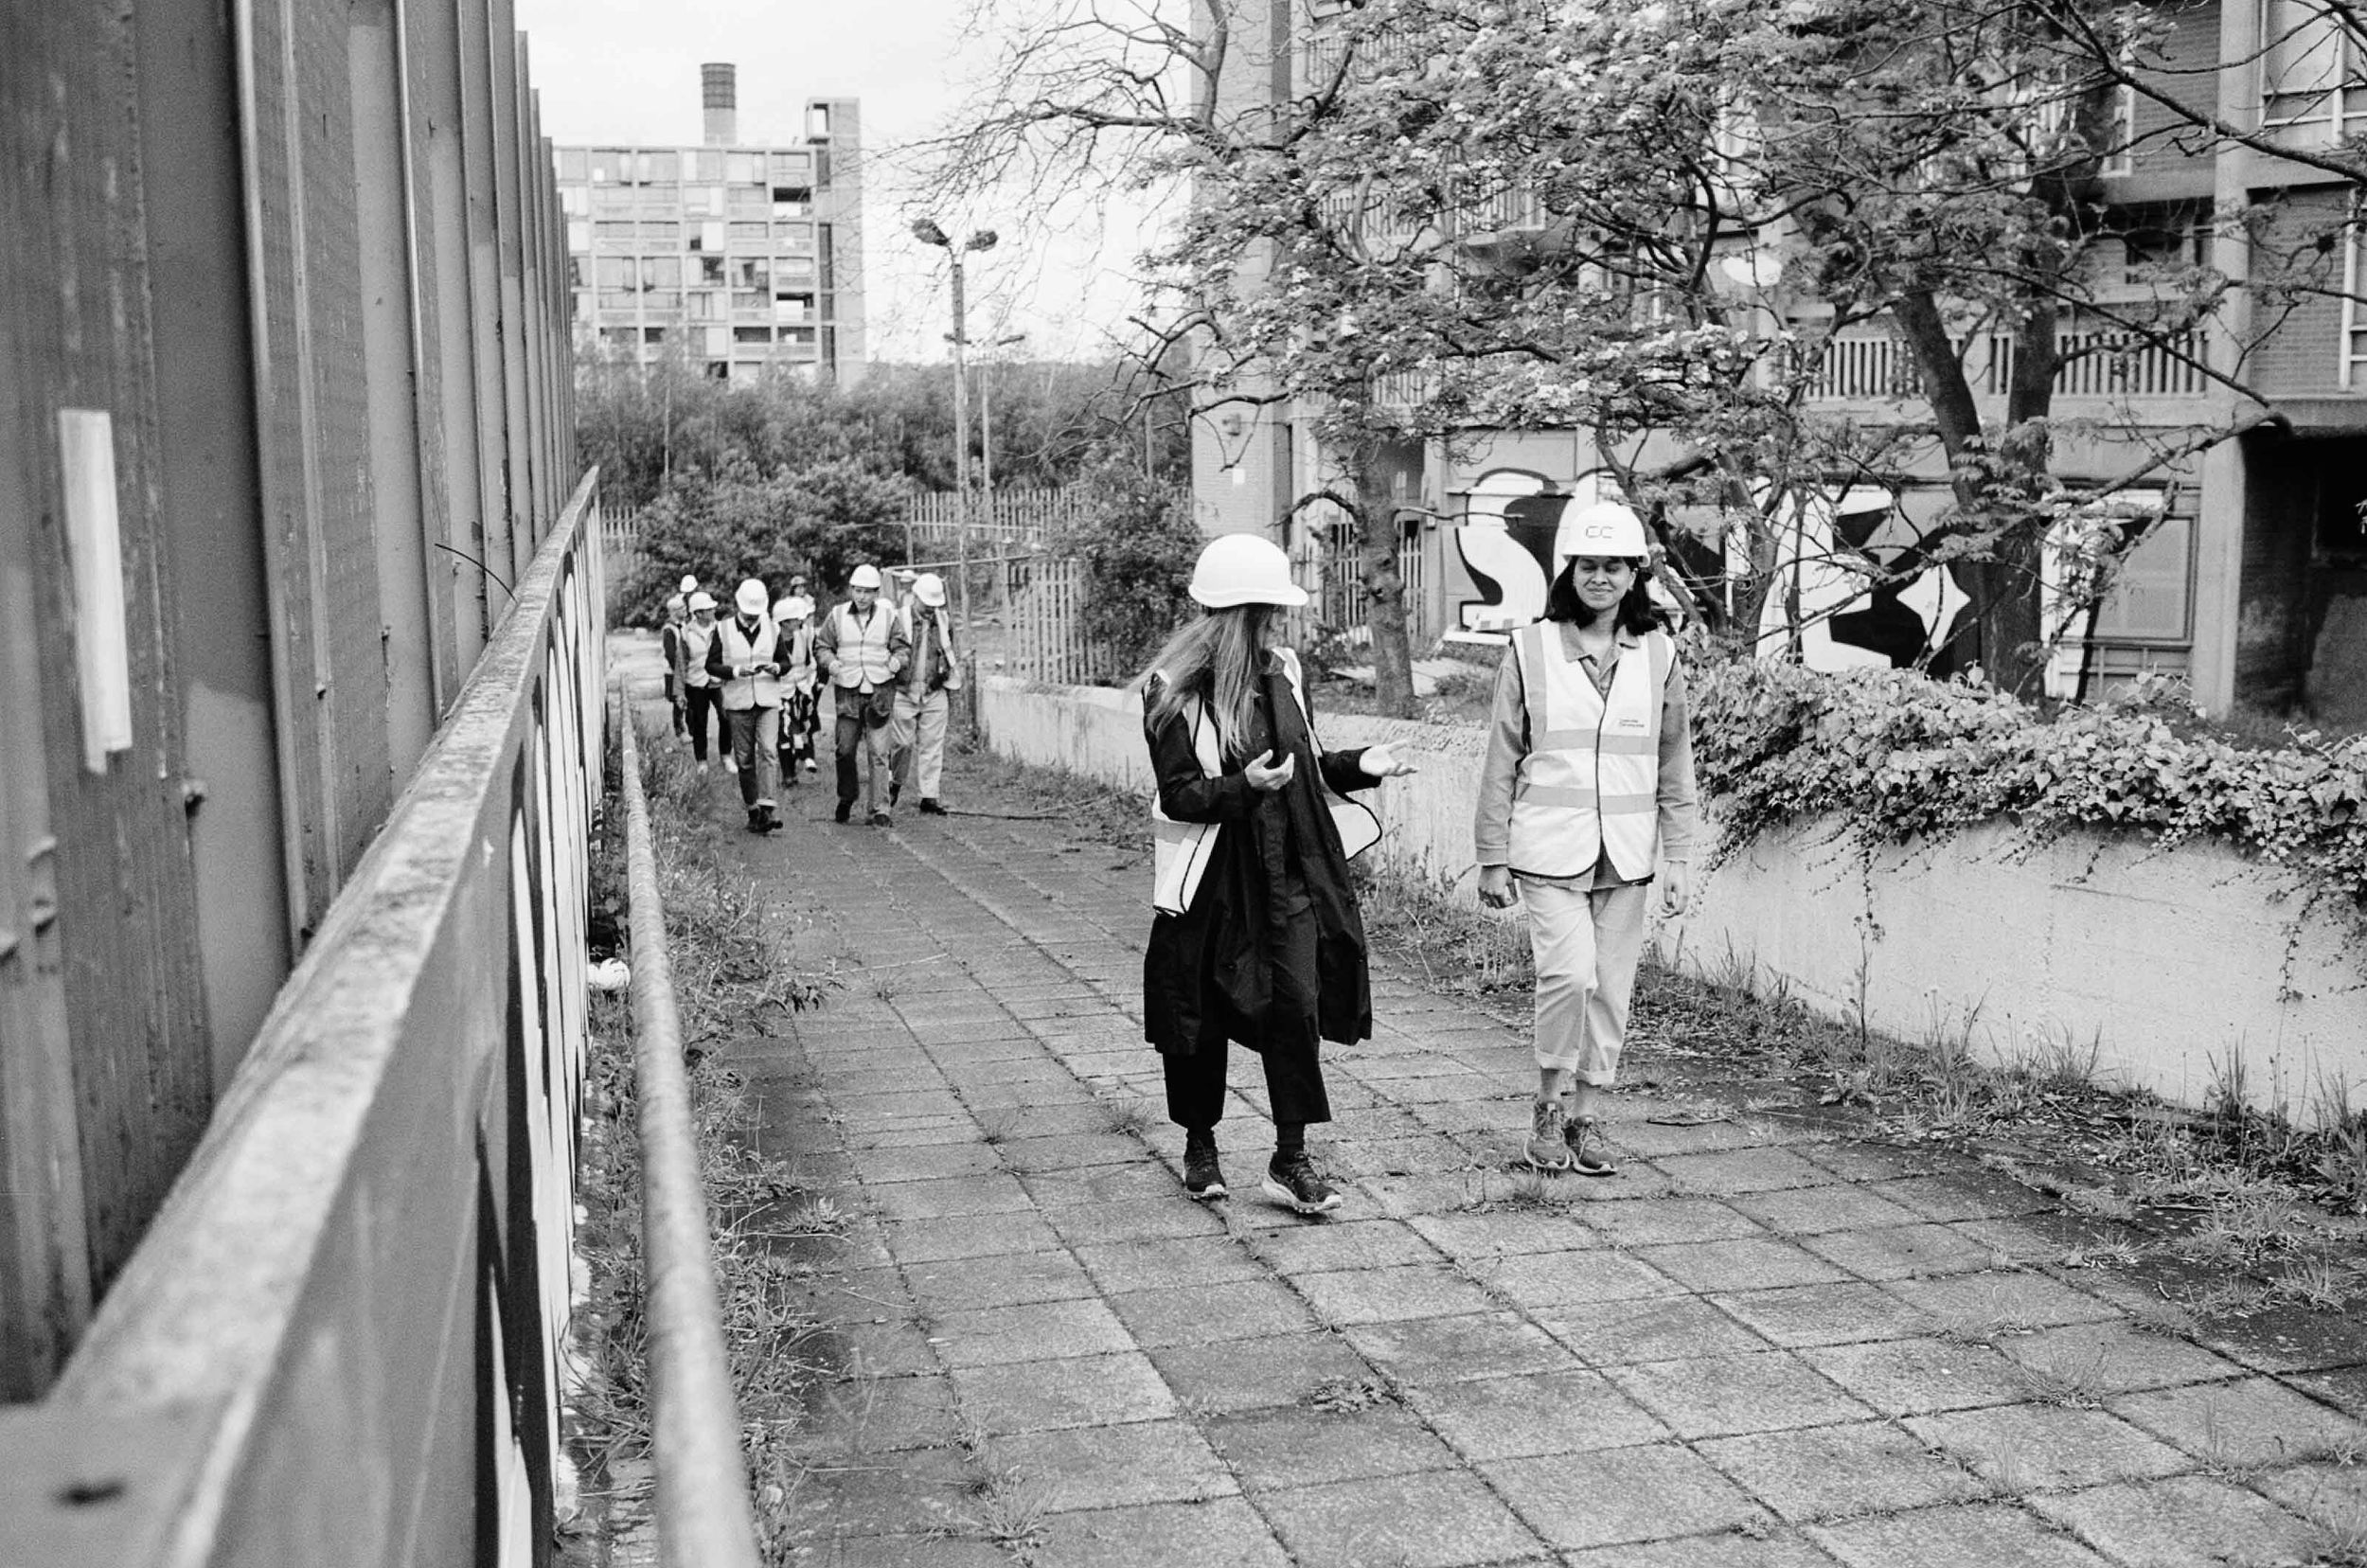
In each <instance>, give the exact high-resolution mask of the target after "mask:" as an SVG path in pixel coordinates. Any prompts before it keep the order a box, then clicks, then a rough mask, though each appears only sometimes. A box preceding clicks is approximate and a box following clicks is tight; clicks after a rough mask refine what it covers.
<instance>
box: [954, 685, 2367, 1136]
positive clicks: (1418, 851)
mask: <svg viewBox="0 0 2367 1568" xmlns="http://www.w3.org/2000/svg"><path fill="white" fill-rule="evenodd" d="M979 718H980V722H981V723H982V725H983V726H984V728H985V731H986V735H987V739H988V743H989V744H990V745H991V746H992V747H993V748H994V750H995V751H996V752H997V753H999V754H1000V755H1002V756H1005V757H1011V758H1013V759H1015V760H1019V761H1024V762H1031V763H1036V764H1039V765H1043V766H1050V767H1059V768H1064V769H1067V770H1068V771H1070V772H1073V773H1077V774H1081V775H1086V776H1089V777H1094V778H1098V779H1103V780H1107V781H1109V782H1111V783H1123V784H1128V785H1131V786H1133V787H1135V788H1138V789H1140V790H1142V791H1143V792H1145V794H1146V797H1148V791H1149V788H1150V776H1149V766H1148V757H1147V756H1146V754H1145V751H1144V746H1143V739H1142V708H1141V703H1140V700H1139V699H1138V698H1137V697H1136V696H1135V695H1134V694H1133V693H1131V692H1123V691H1112V690H1109V689H1106V688H1099V687H1074V686H1029V685H1027V684H1025V683H1023V682H1019V681H1013V680H1008V679H1004V678H988V680H986V681H985V682H983V683H982V689H981V691H980V693H979ZM1316 727H1317V729H1318V731H1319V733H1320V734H1321V736H1322V738H1323V740H1324V742H1325V744H1326V745H1329V746H1334V747H1345V746H1356V745H1369V744H1373V743H1375V742H1378V741H1380V740H1384V739H1402V740H1405V741H1406V742H1408V743H1409V745H1410V746H1411V747H1412V749H1413V751H1414V752H1415V762H1416V765H1417V766H1418V767H1419V769H1420V772H1419V773H1417V774H1416V775H1415V776H1413V777H1411V778H1404V779H1390V780H1387V781H1384V782H1383V783H1382V784H1381V786H1380V787H1379V790H1378V791H1376V792H1374V793H1372V794H1371V795H1368V796H1367V798H1368V799H1369V800H1371V802H1372V804H1373V805H1374V807H1375V810H1377V811H1379V814H1380V819H1381V823H1382V825H1383V828H1384V829H1385V830H1384V832H1383V835H1382V838H1381V841H1380V843H1379V845H1377V846H1374V848H1373V849H1372V851H1371V855H1372V857H1373V860H1374V864H1375V868H1376V869H1380V870H1386V871H1390V872H1394V873H1397V874H1401V875H1407V876H1411V877H1414V878H1415V879H1417V880H1419V881H1422V882H1428V883H1430V884H1432V885H1433V886H1451V888H1452V890H1453V893H1454V895H1455V896H1456V897H1458V898H1462V899H1471V900H1474V901H1473V907H1475V908H1476V907H1477V905H1476V900H1475V896H1474V894H1473V892H1472V879H1471V865H1472V860H1471V805H1472V801H1473V800H1474V799H1475V798H1476V796H1477V793H1478V788H1479V769H1480V762H1481V759H1482V755H1483V751H1484V747H1483V745H1482V742H1481V739H1480V735H1479V732H1478V730H1477V729H1476V728H1475V727H1471V726H1450V725H1439V724H1418V723H1409V722H1398V721H1393V720H1379V719H1370V718H1364V717H1361V716H1359V715H1352V714H1331V715H1325V714H1322V713H1318V714H1317V715H1316ZM1146 809H1147V808H1146ZM1149 876H1150V873H1149V868H1148V866H1147V865H1146V866H1145V867H1144V871H1143V879H1144V902H1145V906H1146V908H1148V902H1149ZM2353 935H2354V933H2353V928H2352V926H2351V925H2350V923H2349V917H2348V916H2347V914H2345V913H2344V912H2342V911H2340V910H2334V911H2327V912H2322V913H2318V914H2314V915H2309V916H2307V917H2305V916H2304V914H2303V911H2302V908H2301V901H2300V899H2299V897H2298V891H2297V888H2296V886H2295V884H2294V883H2293V882H2291V880H2290V879H2288V878H2287V877H2285V876H2283V875H2282V874H2281V873H2278V872H2276V871H2274V870H2273V869H2270V868H2266V867H2263V866H2262V865H2260V864H2258V863H2256V862H2253V861H2250V860H2247V859H2245V858H2244V857H2243V856H2241V855H2238V854H2236V853H2235V852H2234V851H2233V850H2230V849H2227V848H2224V847H2222V846H2217V845H2213V844H2189V845H2186V846H2181V847H2180V848H2178V849H2175V850H2170V851H2166V852H2165V851H2162V850H2159V849H2156V848H2154V847H2153V846H2149V845H2146V844H2144V843H2142V842H2138V841H2133V840H2122V839H2115V838H2109V837H2106V836H2104V835H2100V834H2084V833H2083V834H2074V835H2072V836H2069V837H2066V838H2064V839H2061V840H2058V841H2056V842H2055V843H2053V844H2047V845H2035V846H2034V845H2031V844H2029V843H2028V842H2026V841H2025V840H2024V839H2023V838H2022V837H2021V836H2020V835H2019V834H2017V833H2015V832H2014V831H2012V830H2011V829H2006V828H2002V827H1997V828H1984V829H1975V830H1973V831H1970V832H1967V833H1963V834H1960V835H1957V836H1956V837H1954V838H1951V839H1949V840H1947V841H1945V842H1943V843H1937V844H1925V845H1917V846H1877V847H1875V848H1874V849H1872V850H1865V849H1861V848H1860V846H1857V845H1855V844H1854V843H1852V842H1851V841H1849V840H1848V839H1847V838H1846V837H1845V836H1844V835H1843V833H1842V830H1841V825H1840V824H1839V823H1838V822H1837V821H1833V820H1824V821H1818V822H1812V823H1808V824H1804V825H1801V826H1799V827H1796V828H1794V829H1790V830H1788V831H1785V832H1782V833H1778V834H1771V835H1767V836H1764V837H1762V838H1761V839H1760V840H1758V841H1757V842H1755V843H1753V844H1752V845H1750V846H1747V847H1745V848H1744V849H1743V850H1741V851H1739V852H1738V853H1737V854H1735V856H1734V857H1733V858H1732V859H1731V860H1729V861H1727V862H1726V863H1725V864H1721V865H1719V866H1717V867H1716V868H1715V869H1714V870H1713V871H1712V872H1711V873H1710V874H1709V875H1708V876H1707V877H1706V878H1705V879H1704V883H1703V886H1702V889H1701V892H1700V897H1699V899H1698V900H1697V901H1696V904H1695V907H1694V909H1693V911H1692V912H1691V913H1690V915H1688V917H1687V918H1685V919H1683V920H1682V921H1680V922H1675V923H1672V924H1669V925H1666V926H1664V927H1663V928H1662V929H1661V930H1660V931H1659V932H1658V933H1656V937H1655V939H1656V941H1657V943H1658V945H1659V948H1660V951H1661V953H1662V956H1663V957H1664V958H1665V959H1667V960H1668V961H1670V962H1672V963H1674V964H1676V965H1678V966H1679V967H1681V968H1683V969H1685V970H1687V971H1692V972H1694V973H1699V974H1705V975H1707V976H1709V977H1711V978H1713V979H1729V978H1734V977H1735V975H1736V974H1737V971H1741V970H1744V969H1747V970H1749V971H1751V972H1752V973H1753V975H1754V977H1755V979H1756V981H1757V983H1758V984H1760V985H1761V986H1765V985H1767V984H1769V983H1770V982H1771V981H1774V980H1778V979H1780V980H1781V981H1782V982H1783V983H1784V985H1786V986H1787V987H1788V988H1789V991H1790V993H1791V994H1792V995H1794V996H1796V997H1798V998H1799V999H1800V1000H1801V1001H1803V1002H1804V1003H1806V1005H1807V1006H1809V1007H1812V1008H1813V1009H1815V1010H1816V1011H1818V1012H1820V1013H1822V1014H1824V1015H1825V1016H1827V1017H1831V1018H1835V1019H1841V1020H1845V1021H1855V1020H1857V1019H1858V1018H1859V1017H1860V1012H1861V1010H1862V1016H1863V1018H1864V1021H1865V1023H1866V1025H1867V1026H1868V1027H1870V1028H1872V1029H1874V1030H1876V1031H1878V1032H1879V1033H1882V1034H1886V1035H1890V1036H1892V1037H1894V1038H1898V1039H1904V1040H1908V1041H1915V1042H1921V1041H1925V1040H1928V1039H1931V1038H1932V1037H1933V1036H1935V1035H1945V1036H1948V1037H1949V1038H1957V1037H1962V1038H1966V1039H1968V1040H1969V1041H1970V1042H1971V1043H1972V1046H1973V1048H1974V1051H1975V1053H1976V1054H1977V1055H1979V1056H1980V1057H1981V1058H1982V1059H1984V1060H1988V1061H1990V1062H1992V1063H1998V1064H2010V1063H2012V1062H2015V1061H2017V1060H2030V1059H2035V1060H2041V1061H2046V1060H2052V1059H2054V1058H2055V1057H2056V1055H2057V1054H2058V1053H2060V1054H2067V1055H2069V1056H2070V1057H2072V1058H2073V1059H2074V1060H2082V1061H2084V1060H2087V1058H2088V1056H2089V1054H2090V1052H2091V1049H2092V1051H2093V1054H2094V1060H2095V1071H2096V1073H2097V1076H2098V1077H2099V1078H2101V1079H2103V1080H2104V1081H2106V1082H2109V1083H2112V1084H2116V1085H2121V1086H2126V1087H2131V1088H2145V1089H2151V1090H2153V1091H2155V1092H2156V1093H2159V1094H2161V1095H2162V1096H2165V1097H2167V1098H2169V1099H2171V1100H2174V1101H2177V1102H2179V1103H2180V1104H2185V1105H2197V1106H2198V1105H2202V1104H2204V1103H2206V1102H2207V1101H2209V1100H2210V1099H2211V1097H2212V1096H2213V1095H2214V1094H2215V1092H2216V1085H2218V1084H2219V1083H2220V1082H2222V1081H2223V1080H2224V1079H2225V1078H2227V1076H2228V1075H2229V1074H2230V1072H2231V1071H2232V1069H2233V1067H2234V1064H2235V1063H2237V1062H2240V1063H2241V1066H2242V1072H2243V1083H2242V1087H2243V1090H2244V1093H2245V1096H2246V1097H2247V1098H2248V1099H2249V1100H2250V1101H2251V1103H2252V1104H2253V1105H2255V1106H2257V1107H2259V1108H2261V1109H2264V1110H2283V1111H2285V1112H2287V1114H2291V1115H2293V1116H2295V1117H2296V1118H2297V1119H2299V1120H2302V1121H2304V1122H2308V1121H2311V1120H2313V1119H2314V1118H2315V1116H2316V1115H2317V1114H2318V1113H2319V1112H2320V1110H2321V1109H2323V1107H2324V1106H2325V1105H2326V1104H2328V1103H2331V1101H2330V1099H2329V1096H2330V1095H2331V1094H2332V1093H2333V1092H2335V1091H2337V1090H2340V1089H2344V1088H2347V1090H2348V1092H2349V1094H2350V1097H2351V1101H2352V1103H2354V1104H2359V1103H2367V963H2363V962H2362V960H2361V958H2360V956H2359V955H2358V953H2357V952H2356V951H2355V944H2354V943H2353V940H2352V938H2353Z"/></svg>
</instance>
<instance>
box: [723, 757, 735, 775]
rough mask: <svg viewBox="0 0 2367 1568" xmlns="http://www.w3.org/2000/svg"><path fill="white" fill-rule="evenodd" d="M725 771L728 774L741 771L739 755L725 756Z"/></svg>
mask: <svg viewBox="0 0 2367 1568" xmlns="http://www.w3.org/2000/svg"><path fill="white" fill-rule="evenodd" d="M723 771H724V772H725V773H727V774H736V773H738V772H739V757H724V758H723Z"/></svg>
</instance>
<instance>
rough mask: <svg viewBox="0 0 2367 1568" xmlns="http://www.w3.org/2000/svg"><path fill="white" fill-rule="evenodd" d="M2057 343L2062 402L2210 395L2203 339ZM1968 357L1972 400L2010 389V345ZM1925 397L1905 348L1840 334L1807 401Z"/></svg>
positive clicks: (1988, 339)
mask: <svg viewBox="0 0 2367 1568" xmlns="http://www.w3.org/2000/svg"><path fill="white" fill-rule="evenodd" d="M2058 341H2059V342H2060V343H2061V345H2062V347H2063V350H2064V352H2065V353H2066V354H2068V355H2070V356H2071V358H2070V359H2069V360H2068V361H2067V363H2066V364H2065V365H2063V367H2062V369H2061V370H2060V371H2058V372H2057V373H2056V378H2055V393H2056V396H2057V397H2061V398H2101V399H2112V400H2120V399H2128V400H2132V401H2143V400H2148V399H2164V398H2195V397H2200V396H2201V395H2202V394H2203V393H2204V392H2206V391H2208V390H2209V388H2210V384H2211V379H2210V377H2209V376H2207V375H2205V374H2204V373H2203V369H2202V365H2201V363H2200V362H2201V360H2202V357H2203V343H2202V336H2201V334H2200V333H2199V332H2193V331H2189V332H2183V333H2179V334H2177V335H2175V336H2172V337H2169V338H2166V339H2164V340H2159V341H2157V340H2154V339H2150V338H2145V337H2143V336H2140V335H2139V334H2136V333H2132V332H2128V331H2126V330H2119V329H2111V328H2098V329H2091V330H2071V331H2066V332H2064V333H2062V334H2061V336H2060V338H2059V339H2058ZM1958 351H1959V352H1967V353H1968V361H1967V374H1968V378H1969V380H1970V381H1971V383H1972V389H1973V391H1974V392H1976V393H1978V394H1980V395H1982V396H1985V397H2003V396H2004V395H2005V393H2006V392H2007V391H2008V390H2009V389H2010V387H2011V386H2012V384H2013V366H2014V340H2013V338H2012V337H2011V336H2010V335H2009V334H2007V333H2004V332H1991V333H1987V334H1984V338H1983V340H1982V341H1981V342H1980V343H1977V344H1974V345H1971V346H1970V348H1969V350H1967V347H1966V346H1965V345H1964V344H1962V343H1959V345H1958ZM1922 395H1923V376H1922V372H1921V370H1920V369H1919V368H1918V367H1917V365H1916V364H1915V358H1914V355H1913V353H1912V352H1911V351H1910V350H1909V349H1908V347H1907V345H1906V343H1905V342H1904V341H1903V340H1901V339H1899V338H1895V337H1892V336H1889V335H1887V334H1873V333H1869V334H1863V335H1856V334H1843V335H1842V336H1840V337H1836V338H1832V339H1829V340H1827V341H1826V342H1825V343H1824V345H1823V346H1822V358H1821V359H1820V360H1819V362H1818V365H1817V371H1816V377H1815V380H1814V381H1813V382H1811V383H1810V384H1809V388H1808V396H1809V397H1810V398H1811V399H1814V400H1818V401H1843V402H1846V401H1874V402H1879V401H1894V400H1896V399H1901V398H1916V397H1921V396H1922Z"/></svg>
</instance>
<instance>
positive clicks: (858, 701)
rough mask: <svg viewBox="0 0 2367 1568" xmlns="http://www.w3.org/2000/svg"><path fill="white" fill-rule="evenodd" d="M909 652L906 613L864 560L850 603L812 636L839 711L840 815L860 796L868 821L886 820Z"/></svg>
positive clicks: (878, 824) (853, 577)
mask: <svg viewBox="0 0 2367 1568" xmlns="http://www.w3.org/2000/svg"><path fill="white" fill-rule="evenodd" d="M911 652H912V644H911V642H910V640H909V639H907V637H906V636H905V634H904V618H903V617H902V616H901V615H898V614H897V613H896V611H895V609H894V608H893V607H892V606H889V605H885V604H882V603H881V602H880V568H878V567H877V566H874V565H872V564H871V563H870V562H868V561H865V562H864V563H863V565H861V566H858V567H856V568H855V569H854V571H853V572H852V573H850V574H848V576H847V579H846V600H845V603H843V604H840V605H838V606H837V607H836V608H835V609H833V610H831V612H830V613H829V614H828V615H825V616H824V617H823V618H822V630H821V631H820V632H818V633H815V635H814V639H813V656H814V662H815V663H816V664H817V665H818V666H819V667H820V668H821V669H822V672H823V673H824V674H825V675H828V677H829V678H830V703H831V705H832V707H833V708H835V710H836V711H837V714H838V718H837V720H836V722H835V724H834V728H835V730H836V735H835V737H834V739H836V741H837V746H838V820H839V821H841V822H845V820H846V818H847V816H848V814H849V813H850V812H852V811H854V809H855V798H856V796H858V795H861V796H863V812H864V815H865V817H866V818H867V819H868V820H869V821H870V823H871V825H872V826H873V827H875V828H885V827H887V826H888V792H889V789H890V786H891V780H892V777H893V769H894V765H895V761H896V722H895V721H896V677H897V676H899V675H900V674H902V673H903V672H904V661H905V659H906V657H907V656H909V655H910V653H911ZM858 752H860V753H861V754H862V760H863V765H862V768H861V770H860V775H859V773H858V769H857V766H856V754H857V753H858Z"/></svg>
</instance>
